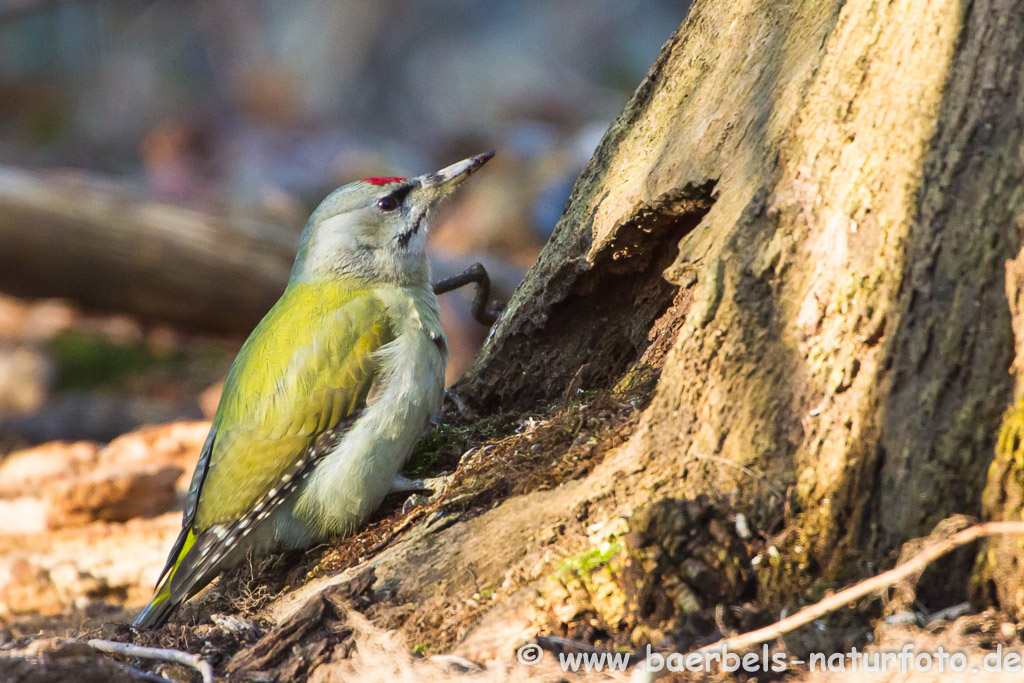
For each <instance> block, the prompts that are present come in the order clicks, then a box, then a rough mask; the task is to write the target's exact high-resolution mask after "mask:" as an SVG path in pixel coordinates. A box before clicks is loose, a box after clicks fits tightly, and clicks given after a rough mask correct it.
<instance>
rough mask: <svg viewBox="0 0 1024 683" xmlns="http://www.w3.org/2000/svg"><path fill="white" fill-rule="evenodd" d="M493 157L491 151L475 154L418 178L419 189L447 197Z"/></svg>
mask: <svg viewBox="0 0 1024 683" xmlns="http://www.w3.org/2000/svg"><path fill="white" fill-rule="evenodd" d="M493 156H494V151H493V150H492V151H490V152H484V153H483V154H477V155H476V156H473V157H470V158H468V159H463V160H462V161H459V162H457V163H454V164H452V165H451V166H448V167H446V168H442V169H441V170H440V171H436V172H434V173H428V174H426V175H423V176H420V177H419V178H418V180H419V182H420V187H422V188H424V189H432V190H434V191H435V192H437V190H440V192H438V194H439V195H440V196H444V195H447V194H448V193H449V192H451V191H452V190H453V189H455V187H456V186H457V185H458V184H459V183H461V182H462V181H463V180H465V179H466V178H468V177H469V176H471V175H473V173H474V172H475V171H476V170H477V169H478V168H480V167H481V166H483V165H484V164H486V163H487V162H488V161H489V160H490V159H491V157H493ZM439 198H440V197H439Z"/></svg>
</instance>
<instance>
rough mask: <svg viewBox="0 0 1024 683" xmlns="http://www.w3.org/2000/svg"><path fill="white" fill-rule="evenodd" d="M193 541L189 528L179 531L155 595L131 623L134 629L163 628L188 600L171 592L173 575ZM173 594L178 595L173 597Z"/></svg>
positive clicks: (193, 535)
mask: <svg viewBox="0 0 1024 683" xmlns="http://www.w3.org/2000/svg"><path fill="white" fill-rule="evenodd" d="M195 541H196V537H195V534H193V533H192V528H191V527H186V528H184V529H182V530H181V533H180V534H179V535H178V540H177V541H175V542H174V547H173V548H171V554H170V557H168V558H167V565H166V566H165V567H164V571H163V573H162V574H161V575H160V578H159V579H158V580H157V586H156V593H155V594H154V595H153V599H152V600H150V601H149V604H148V605H146V608H145V609H144V610H142V613H141V614H139V616H137V617H136V618H135V621H134V622H132V626H133V627H134V628H136V629H138V630H140V631H145V630H148V629H151V628H159V627H161V626H163V625H164V624H166V623H167V620H168V619H170V618H171V615H172V614H174V610H175V609H177V608H178V605H180V604H181V603H182V602H184V601H185V600H186V599H188V597H189V596H185V595H181V594H180V592H179V591H172V585H173V583H174V575H175V574H176V573H177V572H178V568H179V567H180V566H181V564H182V561H183V560H184V559H185V557H186V556H187V555H188V554H189V551H190V550H191V549H192V547H193V545H195ZM174 593H178V594H177V595H175V594H174Z"/></svg>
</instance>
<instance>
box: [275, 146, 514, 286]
mask: <svg viewBox="0 0 1024 683" xmlns="http://www.w3.org/2000/svg"><path fill="white" fill-rule="evenodd" d="M493 156H494V152H485V153H483V154H477V155H476V156H474V157H470V158H469V159H464V160H462V161H460V162H458V163H456V164H452V165H451V166H448V167H447V168H443V169H441V170H440V171H437V172H435V173H428V174H426V175H421V176H418V177H416V178H364V179H363V180H360V181H357V182H354V183H350V184H348V185H345V186H344V187H340V188H338V189H337V190H335V191H334V192H332V193H331V194H329V195H328V196H327V198H326V199H324V200H323V201H322V202H321V203H320V206H318V207H317V209H316V211H314V212H313V215H312V216H310V218H309V221H308V222H307V223H306V228H305V230H304V231H303V232H302V241H301V243H300V245H299V253H298V256H297V257H296V259H295V266H294V267H293V268H292V281H293V282H294V281H297V280H302V281H309V280H316V279H319V278H329V277H332V276H337V275H349V276H353V277H356V278H358V279H360V280H362V281H364V282H367V283H374V282H389V283H394V284H422V283H425V282H427V280H428V278H429V273H428V270H427V260H426V253H425V248H426V234H427V231H428V229H429V228H430V222H431V221H432V220H433V219H434V215H435V213H436V211H437V207H438V206H439V205H440V204H441V201H442V200H443V199H444V198H445V197H447V196H448V195H449V194H451V192H452V190H454V189H455V188H456V187H457V186H458V185H459V184H460V183H461V182H462V181H463V180H465V179H466V178H468V177H469V176H470V175H471V174H472V173H473V172H474V171H476V170H477V169H478V168H480V167H481V166H483V165H484V164H485V163H487V160H488V159H490V158H491V157H493Z"/></svg>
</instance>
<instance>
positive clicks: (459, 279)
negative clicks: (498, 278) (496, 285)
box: [434, 263, 503, 327]
mask: <svg viewBox="0 0 1024 683" xmlns="http://www.w3.org/2000/svg"><path fill="white" fill-rule="evenodd" d="M468 284H475V285H476V295H475V296H474V297H473V305H472V308H471V309H470V310H471V311H472V313H473V319H474V320H476V321H477V322H478V323H480V324H481V325H483V326H485V327H490V326H491V325H493V324H494V323H495V321H496V320H497V319H498V315H499V314H500V313H501V309H502V308H503V307H502V306H500V305H499V306H493V305H492V304H491V301H490V298H491V278H490V277H489V276H488V275H487V271H486V270H484V267H483V266H482V265H481V264H479V263H474V264H473V265H471V266H470V267H469V268H467V269H466V270H464V271H462V272H461V273H459V274H458V275H454V276H452V277H449V278H445V279H444V280H440V281H438V282H435V283H434V294H438V295H441V294H445V293H447V292H450V291H452V290H453V289H458V288H459V287H465V286H466V285H468Z"/></svg>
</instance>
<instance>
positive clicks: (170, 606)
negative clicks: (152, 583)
mask: <svg viewBox="0 0 1024 683" xmlns="http://www.w3.org/2000/svg"><path fill="white" fill-rule="evenodd" d="M178 604H179V603H176V602H174V601H173V600H171V586H170V582H165V583H164V586H163V588H162V589H161V590H160V591H158V592H157V594H156V595H155V596H153V599H152V600H150V601H149V604H148V605H146V609H144V610H142V613H141V614H139V616H137V617H135V621H134V622H132V626H133V627H134V628H136V629H138V630H140V631H148V630H149V629H151V628H159V627H161V626H163V625H164V624H166V623H167V620H168V619H170V618H171V615H172V614H174V610H175V609H176V608H177V607H178Z"/></svg>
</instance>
